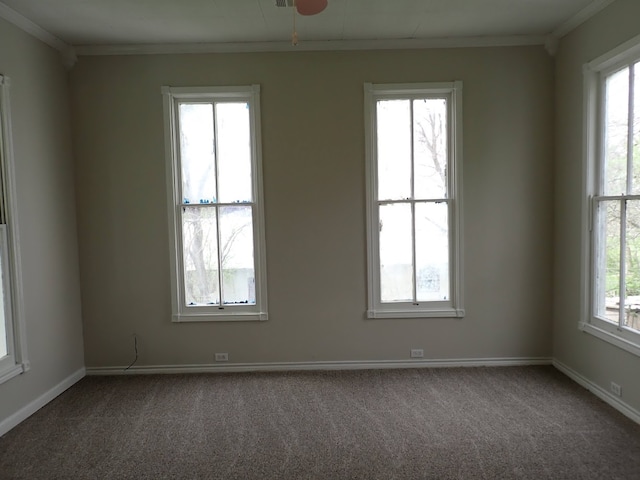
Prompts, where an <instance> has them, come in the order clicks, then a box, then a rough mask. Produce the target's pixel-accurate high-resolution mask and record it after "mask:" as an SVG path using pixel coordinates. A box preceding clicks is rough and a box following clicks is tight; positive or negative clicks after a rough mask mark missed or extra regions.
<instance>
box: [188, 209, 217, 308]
mask: <svg viewBox="0 0 640 480" xmlns="http://www.w3.org/2000/svg"><path fill="white" fill-rule="evenodd" d="M182 246H183V252H184V291H185V304H186V305H218V304H219V303H220V300H219V299H220V295H219V289H218V226H217V219H216V208H215V207H185V208H183V214H182Z"/></svg>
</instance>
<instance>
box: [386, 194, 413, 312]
mask: <svg viewBox="0 0 640 480" xmlns="http://www.w3.org/2000/svg"><path fill="white" fill-rule="evenodd" d="M412 223H413V221H412V218H411V205H409V204H407V203H402V204H393V205H381V206H380V227H379V228H380V291H381V298H382V301H383V302H411V301H413V239H412V236H413V235H412Z"/></svg>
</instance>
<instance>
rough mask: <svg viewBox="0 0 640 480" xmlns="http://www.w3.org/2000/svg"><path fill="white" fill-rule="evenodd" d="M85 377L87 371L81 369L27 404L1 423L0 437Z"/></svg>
mask: <svg viewBox="0 0 640 480" xmlns="http://www.w3.org/2000/svg"><path fill="white" fill-rule="evenodd" d="M85 375H86V371H85V369H84V368H81V369H80V370H78V371H76V372H75V373H73V374H71V375H69V376H68V377H67V378H65V379H64V380H62V381H61V382H60V383H58V384H57V385H56V386H54V387H53V388H52V389H50V390H48V391H46V392H45V393H43V394H42V395H40V396H39V397H38V398H36V399H35V400H34V401H32V402H30V403H29V404H27V405H25V406H24V407H22V408H21V409H20V410H18V411H17V412H16V413H14V414H13V415H11V416H9V417H7V418H5V419H4V420H2V421H0V437H1V436H2V435H4V434H5V433H7V432H8V431H9V430H11V429H12V428H13V427H15V426H16V425H18V424H19V423H20V422H22V421H24V420H26V419H27V418H29V417H30V416H31V415H33V414H34V413H36V412H37V411H38V410H40V409H41V408H42V407H44V406H45V405H46V404H47V403H49V402H50V401H51V400H53V399H54V398H56V397H57V396H58V395H60V394H61V393H62V392H64V391H65V390H67V389H68V388H69V387H71V386H72V385H74V384H75V383H77V382H78V381H80V380H82V378H83V377H84V376H85Z"/></svg>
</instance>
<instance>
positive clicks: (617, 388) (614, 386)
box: [611, 382, 622, 397]
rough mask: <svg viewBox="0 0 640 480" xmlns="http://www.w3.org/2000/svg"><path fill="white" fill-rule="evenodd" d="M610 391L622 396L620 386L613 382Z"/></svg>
mask: <svg viewBox="0 0 640 480" xmlns="http://www.w3.org/2000/svg"><path fill="white" fill-rule="evenodd" d="M611 392H612V393H613V394H614V395H617V396H618V397H621V396H622V387H621V386H620V385H618V384H617V383H615V382H611Z"/></svg>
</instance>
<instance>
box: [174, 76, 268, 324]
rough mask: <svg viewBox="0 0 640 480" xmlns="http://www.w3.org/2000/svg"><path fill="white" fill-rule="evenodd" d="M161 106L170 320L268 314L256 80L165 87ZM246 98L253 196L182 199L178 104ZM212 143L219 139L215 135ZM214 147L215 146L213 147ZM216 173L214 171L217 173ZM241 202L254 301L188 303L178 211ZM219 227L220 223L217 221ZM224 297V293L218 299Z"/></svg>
mask: <svg viewBox="0 0 640 480" xmlns="http://www.w3.org/2000/svg"><path fill="white" fill-rule="evenodd" d="M162 93H163V95H164V109H165V143H166V146H165V148H166V151H167V190H168V196H169V228H170V235H169V237H170V247H171V262H170V264H171V280H172V282H171V286H172V311H173V315H172V318H173V321H177V322H183V321H189V322H191V321H226V320H267V318H268V314H267V291H266V260H265V259H266V251H265V250H266V249H265V241H264V209H263V202H262V198H263V194H262V166H261V147H260V145H261V136H260V86H259V85H252V86H240V87H163V88H162ZM234 102H246V103H247V104H248V105H249V122H250V144H251V152H250V158H251V159H250V161H251V196H252V198H251V199H250V201H246V202H245V201H243V202H239V203H238V202H218V201H217V199H216V200H215V202H213V201H212V202H211V203H201V202H200V201H196V203H193V202H190V203H186V202H185V201H184V195H183V192H182V188H183V181H182V168H181V164H180V132H179V131H178V126H179V106H180V105H181V104H198V103H202V104H212V105H213V108H214V109H215V108H216V105H219V104H224V103H234ZM215 142H216V145H217V144H218V139H215ZM216 148H217V147H216ZM217 161H218V158H216V162H217ZM216 176H217V173H216ZM200 207H202V208H203V209H209V208H215V209H217V210H216V211H219V209H221V208H225V207H228V208H233V207H245V208H249V209H250V211H251V217H252V226H253V234H252V237H253V257H254V258H253V262H254V272H255V296H256V298H255V304H234V303H221V304H220V305H218V304H216V305H187V304H186V303H187V302H186V301H185V287H184V277H183V273H184V257H183V246H182V223H181V222H182V215H183V211H186V209H198V208H200ZM216 228H217V229H219V228H220V227H219V224H217V226H216ZM220 302H222V299H220Z"/></svg>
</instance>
